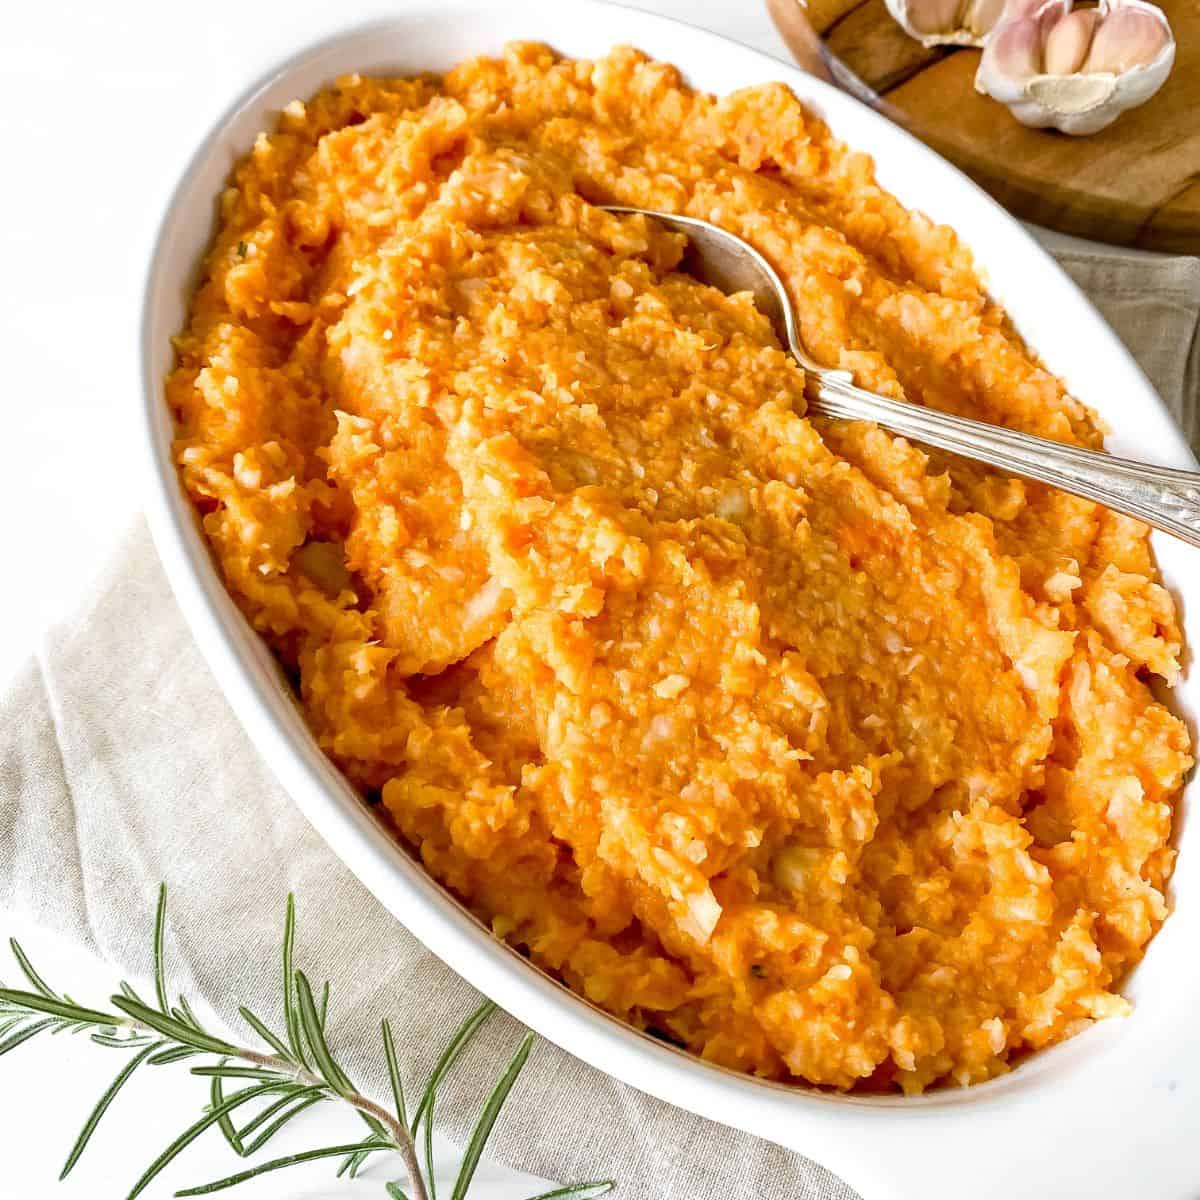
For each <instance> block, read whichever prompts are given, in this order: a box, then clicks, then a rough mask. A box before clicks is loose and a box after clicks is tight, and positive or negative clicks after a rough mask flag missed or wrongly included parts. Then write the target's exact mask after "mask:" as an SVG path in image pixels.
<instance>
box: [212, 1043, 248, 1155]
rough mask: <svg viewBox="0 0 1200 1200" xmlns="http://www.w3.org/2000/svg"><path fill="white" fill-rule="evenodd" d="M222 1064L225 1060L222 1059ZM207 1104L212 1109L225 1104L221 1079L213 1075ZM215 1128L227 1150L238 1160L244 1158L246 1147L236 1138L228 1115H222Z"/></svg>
mask: <svg viewBox="0 0 1200 1200" xmlns="http://www.w3.org/2000/svg"><path fill="white" fill-rule="evenodd" d="M221 1061H222V1062H224V1061H225V1060H224V1059H222V1060H221ZM208 1099H209V1103H210V1104H211V1106H212V1107H213V1108H220V1107H221V1105H222V1104H224V1103H225V1093H224V1092H223V1091H222V1090H221V1077H220V1076H219V1075H214V1076H213V1077H212V1086H211V1087H210V1088H209V1089H208ZM217 1128H218V1129H219V1130H220V1131H221V1136H222V1137H224V1139H225V1140H226V1141H227V1142H228V1143H229V1148H230V1149H231V1150H232V1151H233V1152H234V1154H236V1155H237V1156H238V1158H245V1157H246V1147H245V1146H243V1145H242V1139H241V1138H240V1137H239V1136H238V1131H237V1129H236V1127H235V1126H234V1124H233V1118H232V1117H231V1116H230V1115H229V1114H228V1113H222V1114H221V1117H220V1119H219V1120H218V1121H217Z"/></svg>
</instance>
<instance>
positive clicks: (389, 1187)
mask: <svg viewBox="0 0 1200 1200" xmlns="http://www.w3.org/2000/svg"><path fill="white" fill-rule="evenodd" d="M383 1187H384V1191H386V1192H387V1194H388V1196H389V1197H391V1200H408V1194H407V1193H406V1192H405V1191H403V1190H402V1189H401V1187H400V1185H399V1184H398V1183H395V1182H390V1183H385V1184H384V1185H383Z"/></svg>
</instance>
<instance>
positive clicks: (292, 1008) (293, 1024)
mask: <svg viewBox="0 0 1200 1200" xmlns="http://www.w3.org/2000/svg"><path fill="white" fill-rule="evenodd" d="M295 941H296V900H295V897H294V896H293V895H292V893H291V892H289V893H288V898H287V911H286V914H285V916H284V920H283V1024H284V1028H285V1029H286V1030H287V1038H288V1045H289V1046H291V1048H292V1055H293V1057H294V1058H295V1060H296V1061H297V1062H298V1063H300V1065H301V1066H305V1067H307V1066H308V1065H309V1064H308V1059H306V1058H305V1057H304V1038H303V1036H302V1034H301V1032H300V1014H299V1013H298V1012H297V1010H296V975H295V970H294V969H293V967H292V947H293V946H294V944H295Z"/></svg>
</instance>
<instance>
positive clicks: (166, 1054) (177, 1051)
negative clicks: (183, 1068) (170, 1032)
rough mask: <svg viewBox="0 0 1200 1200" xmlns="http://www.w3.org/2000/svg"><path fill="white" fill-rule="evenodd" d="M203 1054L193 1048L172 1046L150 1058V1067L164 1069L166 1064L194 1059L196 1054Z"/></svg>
mask: <svg viewBox="0 0 1200 1200" xmlns="http://www.w3.org/2000/svg"><path fill="white" fill-rule="evenodd" d="M203 1053H205V1052H204V1051H203V1050H197V1049H196V1048H195V1047H193V1046H172V1047H171V1048H170V1049H169V1050H160V1051H159V1052H158V1053H157V1054H152V1055H151V1056H150V1065H151V1066H152V1067H165V1066H166V1065H167V1064H168V1063H173V1062H181V1061H182V1060H183V1059H185V1058H195V1057H196V1055H197V1054H203Z"/></svg>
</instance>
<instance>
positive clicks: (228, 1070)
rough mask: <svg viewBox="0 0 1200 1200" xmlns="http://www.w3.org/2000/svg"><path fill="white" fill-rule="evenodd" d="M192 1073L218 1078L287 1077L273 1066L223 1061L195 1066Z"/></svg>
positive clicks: (284, 1078) (282, 1078)
mask: <svg viewBox="0 0 1200 1200" xmlns="http://www.w3.org/2000/svg"><path fill="white" fill-rule="evenodd" d="M192 1074H193V1075H203V1076H204V1077H205V1078H209V1077H213V1078H217V1079H259V1080H265V1081H269V1080H272V1079H280V1080H286V1079H287V1076H286V1075H282V1074H280V1072H278V1071H276V1070H275V1069H274V1068H273V1067H238V1066H223V1065H222V1064H221V1063H217V1064H215V1065H214V1066H211V1067H193V1068H192Z"/></svg>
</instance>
